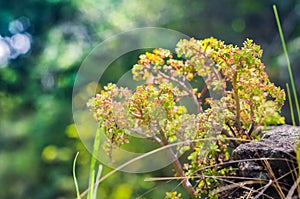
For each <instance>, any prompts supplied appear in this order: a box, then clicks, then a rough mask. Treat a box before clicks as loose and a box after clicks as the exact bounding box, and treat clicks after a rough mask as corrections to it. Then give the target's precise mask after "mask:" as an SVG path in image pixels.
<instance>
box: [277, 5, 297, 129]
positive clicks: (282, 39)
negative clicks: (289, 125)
mask: <svg viewBox="0 0 300 199" xmlns="http://www.w3.org/2000/svg"><path fill="white" fill-rule="evenodd" d="M273 10H274V15H275V18H276V22H277V27H278V31H279V35H280V39H281V44H282V48H283V52H284V55H285V59H286V63H287V67H288V71H289V76H290V80H291V85H292V90H293V95H294V99H295V104H296V110H297V115H298V122H299V123H298V124H299V125H300V108H299V102H298V97H297V91H296V87H295V81H294V77H293V72H292V68H291V63H290V59H289V55H288V53H287V48H286V44H285V40H284V36H283V32H282V28H281V23H280V19H279V15H278V12H277V8H276V5H273Z"/></svg>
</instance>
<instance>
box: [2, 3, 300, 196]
mask: <svg viewBox="0 0 300 199" xmlns="http://www.w3.org/2000/svg"><path fill="white" fill-rule="evenodd" d="M272 4H277V6H278V10H279V12H280V15H281V19H282V21H283V28H284V31H285V34H286V35H285V36H286V39H287V40H288V41H290V43H289V46H288V48H289V49H288V50H290V53H291V60H292V66H293V67H294V68H299V67H297V65H298V63H299V59H300V56H299V45H297V44H298V43H299V41H300V39H299V38H300V37H299V35H300V3H299V2H298V1H296V0H286V1H279V0H266V1H260V0H245V1H238V0H227V1H225V0H221V1H219V0H211V1H204V0H200V1H196V0H186V1H180V0H165V1H159V0H153V1H138V0H127V1H126V0H102V1H96V0H81V1H79V0H74V1H70V0H45V1H37V0H25V1H17V0H11V1H1V2H0V19H1V20H0V35H1V36H2V37H10V36H12V33H11V32H10V31H9V23H10V22H12V21H14V20H16V19H19V18H20V17H25V18H27V19H28V20H29V21H30V26H29V27H28V28H27V29H26V32H27V33H28V34H30V35H31V49H30V51H29V52H28V53H27V54H26V55H21V56H19V57H17V58H16V59H11V60H10V61H9V63H8V64H6V65H1V68H0V118H1V120H0V187H1V192H0V198H3V199H6V198H15V199H18V198H43V199H47V198H49V199H50V198H51V199H52V198H75V188H74V184H73V179H72V161H73V158H74V156H75V154H76V152H77V151H80V155H79V158H78V161H77V162H78V178H79V186H80V189H81V190H84V189H85V188H86V186H87V182H88V176H87V175H88V167H89V159H90V154H89V153H88V152H87V151H86V150H85V148H84V146H83V145H82V144H81V142H80V140H79V139H78V137H77V132H76V128H75V126H74V125H73V119H72V107H71V103H72V87H73V83H74V80H75V78H76V72H77V70H78V68H79V67H80V63H81V62H82V61H83V59H84V58H85V56H86V55H87V54H88V53H89V51H90V50H92V48H93V47H94V46H96V45H97V44H99V42H101V41H102V40H104V39H106V38H108V37H110V36H112V35H114V34H116V33H119V32H121V31H125V30H130V29H132V28H135V27H144V26H157V27H165V28H170V29H174V30H177V31H180V32H183V33H185V34H187V35H189V36H193V37H196V38H204V37H210V36H214V37H217V38H219V39H222V40H225V41H226V42H228V43H234V44H241V42H242V41H243V40H245V38H247V37H249V38H252V39H254V41H255V42H256V43H257V44H260V45H262V48H263V49H264V50H265V56H264V57H263V59H265V60H264V63H266V64H267V65H272V67H268V66H267V68H269V71H270V72H269V73H270V74H271V80H272V81H273V82H280V81H281V82H282V83H281V85H284V82H287V81H288V73H287V70H286V68H284V67H285V62H284V59H283V56H282V53H281V52H282V50H281V46H280V45H281V44H280V41H279V37H278V33H277V28H276V23H275V20H274V16H273V13H272ZM137 59H138V56H137V54H134V55H132V56H129V55H126V56H124V57H121V58H120V61H116V62H114V64H113V66H112V67H111V69H109V70H110V73H111V74H107V75H106V76H105V78H103V82H101V83H103V84H106V83H108V82H115V81H116V80H117V78H118V75H112V74H123V73H124V72H126V71H127V70H128V69H129V68H130V67H131V66H132V65H133V63H135V62H136V61H137ZM298 70H299V69H298ZM298 72H299V71H295V73H294V74H298ZM276 78H277V81H275V79H276ZM299 81H300V79H299V78H296V85H299V84H300V82H299ZM283 87H284V86H283ZM298 88H299V87H298ZM86 92H88V91H86ZM298 93H299V92H298ZM285 107H286V110H287V111H288V106H287V105H286V106H285ZM284 115H286V116H289V113H288V112H285V113H284ZM287 121H288V122H289V121H290V120H289V119H287ZM109 170H110V169H109V168H105V169H104V173H106V172H108V171H109ZM150 175H151V176H170V175H172V171H171V169H170V167H167V168H165V169H163V170H160V171H158V172H155V173H153V174H126V173H117V174H114V175H113V176H111V177H110V178H109V179H108V180H106V181H104V182H103V183H102V184H101V185H100V188H99V194H98V196H99V198H124V199H125V198H137V197H139V196H141V197H140V198H162V197H164V193H165V192H166V191H174V190H176V189H180V188H177V187H176V185H177V184H178V182H176V181H171V182H168V183H165V182H158V183H154V182H144V178H145V177H149V176H150ZM177 191H179V192H182V190H177ZM184 197H185V196H183V198H184Z"/></svg>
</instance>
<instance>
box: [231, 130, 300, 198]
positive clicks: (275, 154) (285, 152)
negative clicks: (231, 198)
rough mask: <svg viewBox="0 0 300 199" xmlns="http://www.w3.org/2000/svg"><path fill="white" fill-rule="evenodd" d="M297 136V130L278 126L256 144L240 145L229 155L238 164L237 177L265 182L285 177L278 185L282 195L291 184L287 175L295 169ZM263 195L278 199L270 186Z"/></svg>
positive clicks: (291, 180)
mask: <svg viewBox="0 0 300 199" xmlns="http://www.w3.org/2000/svg"><path fill="white" fill-rule="evenodd" d="M299 136H300V128H299V127H293V126H290V125H282V126H275V127H271V129H270V130H268V131H266V132H264V134H263V136H262V139H261V140H260V141H257V142H250V143H246V144H241V145H240V146H238V147H237V148H236V149H235V150H234V151H233V158H234V159H235V160H241V161H240V162H239V163H238V165H237V166H238V169H239V170H238V171H237V176H241V177H245V178H255V179H262V180H266V182H267V181H268V180H269V179H271V180H274V175H275V177H276V178H279V177H282V176H284V175H285V176H284V177H282V178H281V179H280V180H279V182H280V183H281V185H282V189H283V190H284V193H285V194H286V193H287V191H288V190H289V189H290V187H291V186H292V185H293V183H294V182H295V180H293V177H292V175H291V174H288V173H289V172H290V171H291V170H292V169H295V168H296V158H295V145H296V143H297V142H298V140H299ZM270 168H271V169H270ZM272 172H273V173H274V175H273V174H272ZM296 172H297V170H296ZM273 182H274V181H273ZM272 185H274V183H273V184H272ZM264 193H265V194H267V195H269V196H272V197H273V198H280V197H279V196H278V194H277V191H276V190H275V189H274V186H270V188H268V189H267V190H265V192H264Z"/></svg>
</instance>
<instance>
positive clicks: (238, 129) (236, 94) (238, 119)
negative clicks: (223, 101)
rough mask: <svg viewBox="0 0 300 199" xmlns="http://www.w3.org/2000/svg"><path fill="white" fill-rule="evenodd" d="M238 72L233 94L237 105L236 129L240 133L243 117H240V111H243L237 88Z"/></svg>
mask: <svg viewBox="0 0 300 199" xmlns="http://www.w3.org/2000/svg"><path fill="white" fill-rule="evenodd" d="M236 81H237V71H235V72H234V76H233V81H232V87H233V92H234V93H233V94H234V100H235V103H236V121H235V122H236V128H237V131H238V132H239V131H240V130H241V122H240V121H241V115H240V111H241V107H240V98H239V90H238V88H237V85H236V84H237V82H236Z"/></svg>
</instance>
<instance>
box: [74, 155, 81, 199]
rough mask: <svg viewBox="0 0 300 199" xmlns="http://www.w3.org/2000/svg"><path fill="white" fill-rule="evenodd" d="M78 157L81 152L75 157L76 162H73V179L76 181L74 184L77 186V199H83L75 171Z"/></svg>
mask: <svg viewBox="0 0 300 199" xmlns="http://www.w3.org/2000/svg"><path fill="white" fill-rule="evenodd" d="M78 155H79V152H77V153H76V156H75V158H74V161H73V179H74V184H75V189H76V195H77V199H81V197H80V192H79V188H78V182H77V178H76V171H75V169H76V161H77V157H78Z"/></svg>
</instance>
